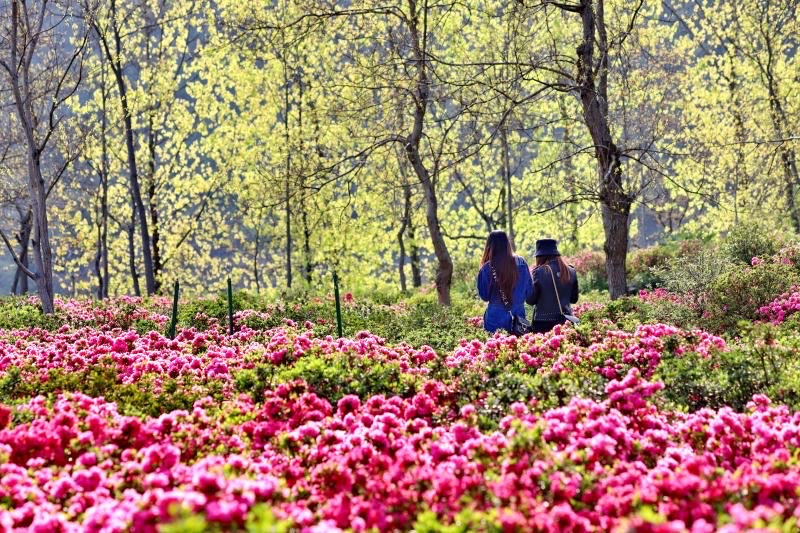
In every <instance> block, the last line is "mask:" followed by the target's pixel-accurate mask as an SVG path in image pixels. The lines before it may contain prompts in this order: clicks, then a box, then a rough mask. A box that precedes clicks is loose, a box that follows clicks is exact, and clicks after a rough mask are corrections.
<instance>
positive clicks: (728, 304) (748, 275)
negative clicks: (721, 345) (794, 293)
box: [706, 263, 800, 331]
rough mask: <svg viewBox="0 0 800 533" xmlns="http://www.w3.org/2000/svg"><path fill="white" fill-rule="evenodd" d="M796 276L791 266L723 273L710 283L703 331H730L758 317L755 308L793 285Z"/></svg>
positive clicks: (797, 279)
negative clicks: (741, 322)
mask: <svg viewBox="0 0 800 533" xmlns="http://www.w3.org/2000/svg"><path fill="white" fill-rule="evenodd" d="M798 283H800V274H798V273H797V271H796V270H795V269H794V267H792V266H791V265H784V264H780V263H778V264H776V263H764V264H761V265H758V266H756V267H744V268H741V269H736V270H732V271H729V272H726V273H725V274H723V275H722V276H720V277H719V278H717V280H716V281H715V282H714V285H713V287H712V290H711V293H710V294H709V301H708V303H709V305H708V315H709V316H708V319H707V323H706V325H707V327H708V328H709V329H713V330H716V331H723V330H727V331H733V330H734V329H735V328H736V326H737V324H738V323H739V321H742V320H748V321H752V320H755V319H757V318H759V317H758V308H759V307H761V306H763V305H765V304H767V303H769V302H771V301H772V300H774V299H775V298H776V297H778V296H780V295H781V294H782V293H784V292H786V291H788V290H789V289H790V288H791V287H792V286H793V285H797V284H798Z"/></svg>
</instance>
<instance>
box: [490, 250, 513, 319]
mask: <svg viewBox="0 0 800 533" xmlns="http://www.w3.org/2000/svg"><path fill="white" fill-rule="evenodd" d="M489 268H490V269H492V278H494V284H495V285H497V292H499V293H500V299H501V300H503V305H504V306H505V307H506V311H508V314H509V315H512V313H511V304H510V303H508V298H506V293H505V292H503V288H502V287H501V286H500V281H498V279H497V271H496V270H495V269H494V265H492V263H489ZM512 316H513V315H512Z"/></svg>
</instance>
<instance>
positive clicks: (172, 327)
mask: <svg viewBox="0 0 800 533" xmlns="http://www.w3.org/2000/svg"><path fill="white" fill-rule="evenodd" d="M179 290H180V284H179V283H178V280H175V294H174V296H173V297H172V320H170V322H169V331H168V332H167V337H169V338H170V339H174V338H175V326H176V325H177V324H178V291H179Z"/></svg>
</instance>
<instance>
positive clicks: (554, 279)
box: [547, 265, 564, 315]
mask: <svg viewBox="0 0 800 533" xmlns="http://www.w3.org/2000/svg"><path fill="white" fill-rule="evenodd" d="M547 270H549V271H550V277H551V278H552V280H553V288H554V289H555V291H556V300H558V311H559V312H560V313H561V314H562V315H563V314H564V308H563V307H561V297H560V296H559V295H558V285H556V276H555V275H554V274H553V269H552V268H550V265H547Z"/></svg>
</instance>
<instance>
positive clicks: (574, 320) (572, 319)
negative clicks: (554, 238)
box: [546, 265, 581, 324]
mask: <svg viewBox="0 0 800 533" xmlns="http://www.w3.org/2000/svg"><path fill="white" fill-rule="evenodd" d="M546 266H547V270H549V271H550V278H551V279H552V280H553V289H554V290H555V291H556V300H557V301H558V310H559V311H560V312H561V316H563V317H564V318H565V319H567V320H569V321H570V322H572V323H573V324H580V323H581V319H580V318H578V317H576V316H575V315H568V314H567V313H565V312H564V308H563V307H562V306H561V297H560V296H559V295H558V285H556V276H555V275H554V274H553V269H552V268H550V265H546Z"/></svg>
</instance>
